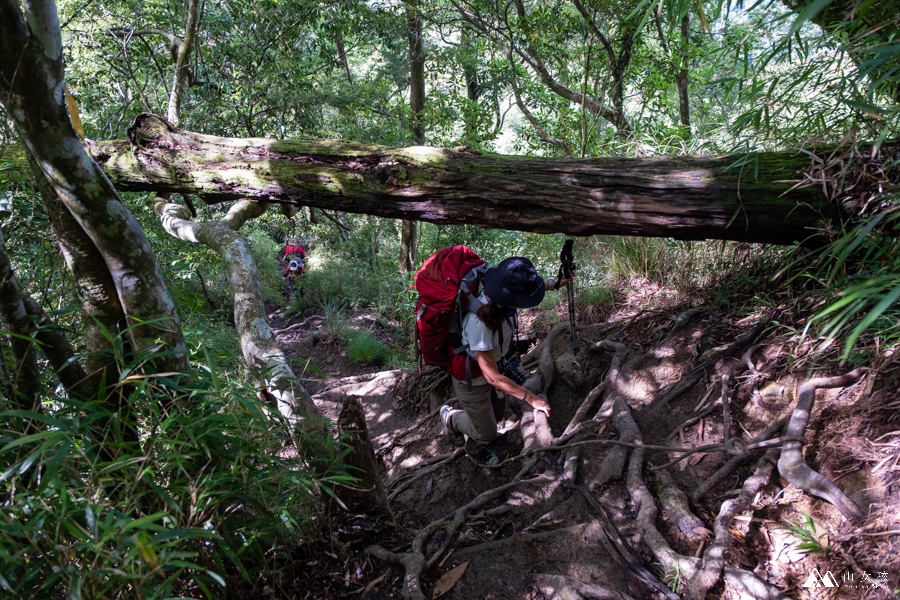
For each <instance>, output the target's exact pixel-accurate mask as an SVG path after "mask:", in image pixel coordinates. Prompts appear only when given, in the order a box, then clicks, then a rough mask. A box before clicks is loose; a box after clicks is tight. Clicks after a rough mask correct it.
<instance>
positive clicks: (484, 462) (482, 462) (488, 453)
mask: <svg viewBox="0 0 900 600" xmlns="http://www.w3.org/2000/svg"><path fill="white" fill-rule="evenodd" d="M469 458H471V459H472V460H474V461H475V464H477V465H479V466H482V467H496V466H497V465H499V464H500V457H499V456H497V453H496V452H494V451H493V450H491V449H490V448H485V449H484V450H482V451H481V453H480V454H478V455H477V456H472V455H471V454H470V455H469Z"/></svg>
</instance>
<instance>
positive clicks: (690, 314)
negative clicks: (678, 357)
mask: <svg viewBox="0 0 900 600" xmlns="http://www.w3.org/2000/svg"><path fill="white" fill-rule="evenodd" d="M702 312H703V309H701V308H691V309H689V310H686V311H684V312H683V313H681V314H680V315H678V318H677V319H675V322H674V323H673V324H672V329H670V330H669V334H668V335H667V336H666V339H665V340H664V341H663V343H665V342H666V341H667V340H670V339H672V336H673V335H675V334H676V333H678V332H679V331H681V330H682V329H684V328H685V326H686V325H687V324H688V321H690V320H691V319H692V318H694V317H695V316H697V315H699V314H701V313H702Z"/></svg>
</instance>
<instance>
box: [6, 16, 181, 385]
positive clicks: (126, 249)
mask: <svg viewBox="0 0 900 600" xmlns="http://www.w3.org/2000/svg"><path fill="white" fill-rule="evenodd" d="M24 6H25V13H23V12H22V8H21V7H20V4H19V2H18V1H17V0H0V103H2V104H3V106H4V108H5V109H6V112H7V115H9V117H10V118H11V120H12V121H13V123H14V124H15V127H16V130H17V131H18V133H19V136H20V138H21V139H22V142H23V144H24V145H25V147H26V150H27V151H28V152H29V153H30V154H31V155H32V156H33V157H34V158H35V161H36V162H37V164H38V166H39V167H40V170H41V172H42V173H43V175H44V177H46V178H47V181H48V182H49V183H50V186H51V187H52V188H53V190H54V192H55V193H56V195H57V196H58V198H59V199H60V200H61V201H62V203H63V204H64V205H65V208H66V210H68V211H69V213H70V214H71V215H72V217H74V219H75V221H76V222H77V223H78V225H79V226H80V227H81V228H82V229H83V230H84V232H85V233H86V234H87V236H88V237H89V238H90V239H91V242H93V244H94V246H96V248H97V250H98V252H99V253H100V254H101V255H102V257H103V260H104V262H105V263H106V268H107V269H108V270H109V273H110V275H111V277H112V279H113V281H114V283H115V287H116V293H117V296H118V297H119V301H120V302H121V304H122V307H123V308H124V310H125V314H126V316H127V318H128V319H129V323H128V325H130V326H131V327H130V329H129V336H130V338H131V340H132V341H133V343H134V344H135V346H136V347H137V348H146V349H150V348H152V347H155V346H157V345H158V343H159V341H162V342H163V346H164V347H165V348H166V349H167V350H169V353H167V354H164V355H162V356H158V357H157V358H156V359H155V364H156V367H157V368H159V369H160V370H165V371H181V370H184V369H186V368H187V366H188V363H187V348H186V347H185V344H184V338H183V336H182V332H181V324H180V322H179V320H178V315H177V313H176V312H175V304H174V302H173V301H172V298H171V296H170V295H169V292H168V288H167V287H166V284H165V282H164V281H163V278H162V272H161V271H160V269H159V265H158V264H157V262H156V257H155V256H154V254H153V250H152V249H151V248H150V243H149V241H148V240H147V237H146V235H145V234H144V232H143V230H142V229H141V227H140V225H139V224H138V222H137V221H136V220H135V218H134V215H132V214H131V213H130V212H129V211H128V208H127V207H126V206H125V204H124V203H123V202H122V200H121V199H120V198H119V196H118V194H117V193H116V190H115V189H114V188H113V187H112V185H110V182H109V180H108V179H107V178H106V177H104V175H103V173H102V172H101V170H100V169H99V168H98V166H97V165H96V164H95V163H94V162H93V161H92V160H91V159H90V157H89V156H88V155H87V154H86V153H85V151H84V148H83V146H82V144H81V140H80V139H79V138H78V136H77V134H76V133H75V130H74V129H73V127H72V123H71V121H70V120H69V115H68V113H67V108H66V102H65V98H64V93H63V87H64V86H63V81H64V74H63V62H62V38H61V36H60V30H59V20H58V17H57V14H56V6H55V5H54V3H53V2H51V1H49V0H35V1H33V2H27V3H25V5H24Z"/></svg>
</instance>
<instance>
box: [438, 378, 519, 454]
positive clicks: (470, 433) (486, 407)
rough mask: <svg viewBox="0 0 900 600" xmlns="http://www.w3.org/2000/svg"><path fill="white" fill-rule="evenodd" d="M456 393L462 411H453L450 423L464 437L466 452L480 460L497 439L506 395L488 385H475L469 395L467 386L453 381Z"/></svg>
mask: <svg viewBox="0 0 900 600" xmlns="http://www.w3.org/2000/svg"><path fill="white" fill-rule="evenodd" d="M453 389H454V391H456V397H457V398H459V403H460V405H461V406H462V407H463V410H454V411H452V412H451V413H450V416H449V417H448V419H447V422H448V423H449V425H450V427H451V428H453V429H454V430H455V431H458V432H460V433H463V434H465V436H466V438H467V439H466V452H468V453H469V454H471V455H473V456H477V455H479V454H481V451H482V450H484V448H485V446H487V445H488V444H490V443H491V442H492V441H494V440H495V439H496V438H497V422H498V421H500V420H502V419H503V417H504V415H505V414H506V394H502V393H498V392H497V390H495V389H494V386H492V385H490V384H487V383H485V384H483V385H473V386H472V390H471V391H469V389H468V385H467V384H466V382H465V381H460V380H458V379H453Z"/></svg>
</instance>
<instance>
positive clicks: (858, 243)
mask: <svg viewBox="0 0 900 600" xmlns="http://www.w3.org/2000/svg"><path fill="white" fill-rule="evenodd" d="M894 202H895V203H896V198H895V199H894ZM898 224H900V210H898V208H897V207H894V208H890V209H888V210H885V211H884V212H881V213H879V214H877V215H872V216H869V217H867V218H865V219H863V220H862V221H861V222H860V223H859V224H858V225H856V226H855V227H853V228H851V229H850V230H848V231H844V232H843V233H842V235H840V236H839V237H838V238H837V239H836V240H835V241H833V242H832V243H831V244H829V245H828V246H826V247H825V248H824V249H822V250H821V251H819V253H818V256H817V259H816V261H815V262H814V263H813V265H812V266H811V267H810V268H809V269H807V270H805V271H803V275H804V276H805V277H807V278H809V279H811V280H812V281H815V282H816V283H817V284H818V286H817V287H816V289H815V292H816V293H819V292H822V291H824V294H825V297H826V298H827V299H828V300H827V302H826V304H827V305H826V306H825V307H824V308H821V309H820V310H818V311H817V312H816V314H815V315H814V316H813V317H812V318H811V319H810V321H809V324H808V325H807V328H806V331H805V332H804V333H806V332H808V331H810V330H816V331H817V332H818V334H819V335H820V336H822V337H824V338H825V341H824V344H825V345H828V344H830V343H831V342H832V341H834V340H836V339H838V338H844V349H843V357H844V358H847V357H849V356H850V354H851V350H852V349H853V347H854V345H855V344H856V343H857V341H859V339H860V337H861V336H863V334H865V333H866V332H868V333H869V334H870V335H874V336H878V337H880V338H882V340H883V341H892V340H897V339H898V338H900V328H898V318H900V305H898V303H897V300H898V298H900V252H898V248H897V244H898V241H897V237H896V230H897V226H898ZM819 286H821V287H819Z"/></svg>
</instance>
